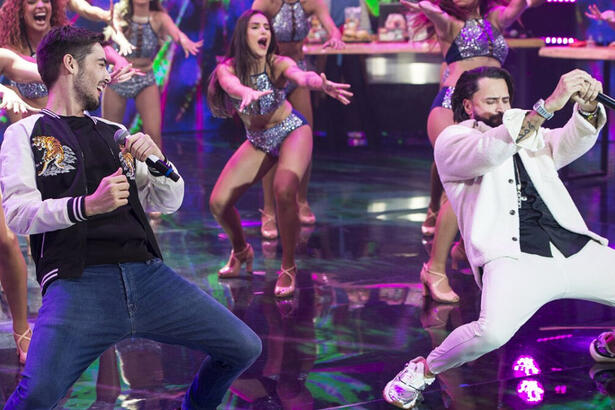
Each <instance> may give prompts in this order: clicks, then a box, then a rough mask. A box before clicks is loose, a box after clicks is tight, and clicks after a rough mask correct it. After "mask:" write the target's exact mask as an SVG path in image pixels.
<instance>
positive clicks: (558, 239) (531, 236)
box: [513, 154, 591, 257]
mask: <svg viewBox="0 0 615 410" xmlns="http://www.w3.org/2000/svg"><path fill="white" fill-rule="evenodd" d="M513 159H514V163H515V169H516V172H515V174H517V172H518V174H517V175H515V179H517V183H519V179H520V180H521V196H522V199H523V200H522V201H521V208H520V209H519V232H520V236H521V252H523V253H531V254H533V255H539V256H547V257H552V256H553V255H552V254H551V247H550V245H549V242H551V243H552V244H553V245H555V247H556V248H557V249H558V250H559V251H560V252H561V253H562V255H564V256H565V257H569V256H572V255H574V254H575V253H577V252H579V251H580V250H581V249H583V247H584V246H585V245H586V244H587V242H589V240H590V239H591V238H590V237H589V236H586V235H581V234H578V233H575V232H571V231H569V230H567V229H565V228H563V227H562V226H561V225H560V224H558V223H557V221H556V220H555V218H554V217H553V215H552V214H551V211H549V208H547V205H546V204H545V203H544V201H543V200H542V198H541V197H540V194H538V191H536V187H534V184H533V183H532V180H531V179H530V176H529V175H528V174H527V171H526V170H525V167H524V166H523V162H522V161H521V158H520V157H519V154H515V156H514V157H513ZM517 176H518V177H519V178H517Z"/></svg>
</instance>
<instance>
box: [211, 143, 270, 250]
mask: <svg viewBox="0 0 615 410" xmlns="http://www.w3.org/2000/svg"><path fill="white" fill-rule="evenodd" d="M274 163H275V158H273V157H271V156H270V155H267V154H265V153H264V152H263V151H260V150H258V149H256V148H254V146H253V145H252V144H251V143H250V142H249V141H246V142H244V143H243V144H241V146H240V147H239V148H238V149H237V151H235V153H234V154H233V156H232V157H231V158H230V159H229V160H228V162H227V163H226V165H225V166H224V169H223V170H222V173H221V174H220V176H219V177H218V180H217V181H216V185H215V186H214V189H213V191H212V193H211V197H210V199H209V207H210V209H211V212H212V214H213V215H214V217H215V218H216V220H217V221H218V223H219V224H220V226H221V227H222V229H224V232H226V234H227V235H228V237H229V240H230V241H231V244H232V245H233V249H234V250H235V252H240V251H241V250H243V249H245V247H246V238H245V236H244V232H243V228H242V227H241V220H240V219H239V213H238V212H237V209H236V208H235V203H236V202H237V200H238V199H239V197H241V195H243V193H244V192H245V191H246V190H247V189H248V188H249V187H250V186H251V185H252V184H254V183H255V182H258V181H259V180H260V179H262V178H263V176H264V175H265V174H266V173H267V172H268V171H269V169H271V167H272V166H273V164H274Z"/></svg>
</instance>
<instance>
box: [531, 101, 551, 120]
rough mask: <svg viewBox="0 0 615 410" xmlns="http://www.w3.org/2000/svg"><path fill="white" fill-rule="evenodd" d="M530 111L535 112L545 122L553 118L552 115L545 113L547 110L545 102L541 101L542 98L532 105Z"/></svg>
mask: <svg viewBox="0 0 615 410" xmlns="http://www.w3.org/2000/svg"><path fill="white" fill-rule="evenodd" d="M532 109H533V110H534V111H536V112H537V113H538V115H540V116H541V117H542V118H544V119H545V120H550V119H551V118H553V113H552V112H549V111H547V109H546V108H545V100H543V99H542V98H541V99H540V100H538V101H536V104H534V106H533V107H532Z"/></svg>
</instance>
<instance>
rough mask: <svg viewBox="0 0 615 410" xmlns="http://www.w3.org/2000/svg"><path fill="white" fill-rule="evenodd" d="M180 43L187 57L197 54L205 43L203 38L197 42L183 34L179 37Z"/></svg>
mask: <svg viewBox="0 0 615 410" xmlns="http://www.w3.org/2000/svg"><path fill="white" fill-rule="evenodd" d="M179 44H180V45H181V46H182V48H183V49H184V53H185V54H186V57H188V56H189V55H190V54H192V55H193V56H195V55H196V54H197V53H198V52H199V48H201V46H202V45H203V40H199V41H197V42H196V43H195V42H194V41H192V40H190V39H189V38H188V37H186V36H184V35H183V36H181V37H180V38H179Z"/></svg>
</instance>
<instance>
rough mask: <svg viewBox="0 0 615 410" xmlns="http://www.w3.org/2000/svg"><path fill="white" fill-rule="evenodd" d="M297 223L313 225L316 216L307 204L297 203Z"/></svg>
mask: <svg viewBox="0 0 615 410" xmlns="http://www.w3.org/2000/svg"><path fill="white" fill-rule="evenodd" d="M299 221H300V222H301V224H302V225H314V224H315V223H316V216H315V215H314V213H313V212H312V209H311V208H310V205H309V204H308V203H307V202H304V203H299Z"/></svg>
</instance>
